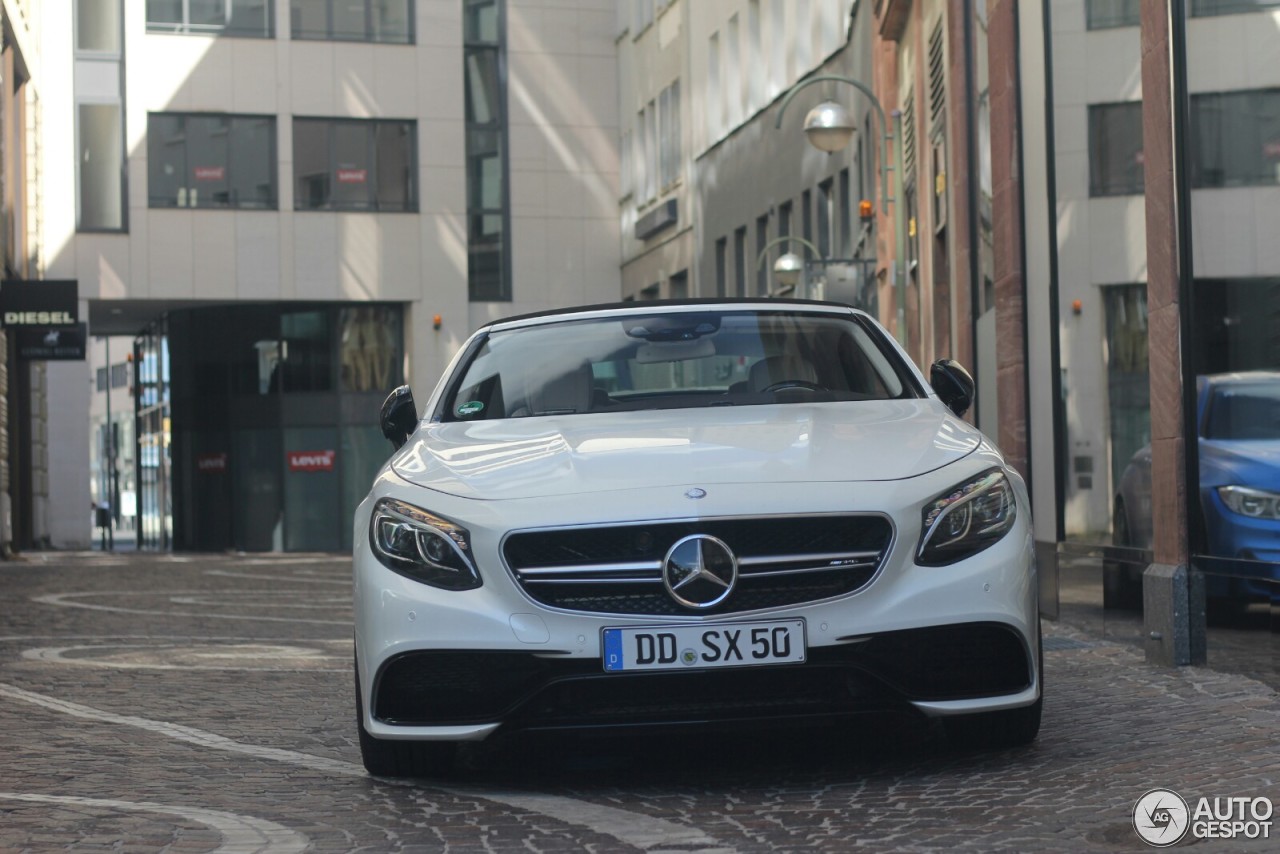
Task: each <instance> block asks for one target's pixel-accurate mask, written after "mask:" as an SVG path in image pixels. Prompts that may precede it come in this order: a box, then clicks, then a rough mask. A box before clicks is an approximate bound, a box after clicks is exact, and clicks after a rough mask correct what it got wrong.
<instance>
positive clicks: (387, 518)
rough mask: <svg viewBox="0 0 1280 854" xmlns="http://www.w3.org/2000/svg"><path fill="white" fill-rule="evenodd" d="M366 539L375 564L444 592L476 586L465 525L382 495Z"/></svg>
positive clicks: (469, 537) (468, 536)
mask: <svg viewBox="0 0 1280 854" xmlns="http://www.w3.org/2000/svg"><path fill="white" fill-rule="evenodd" d="M369 542H370V544H371V545H372V547H373V553H374V555H376V556H377V558H378V562H379V563H381V564H382V565H383V566H385V567H386V568H387V569H390V570H392V571H394V572H398V573H400V574H401V575H403V576H406V577H407V578H412V579H413V580H414V581H420V582H422V583H423V584H430V585H431V586H432V587H439V588H442V589H444V590H472V589H474V588H476V587H479V586H480V583H481V582H480V573H479V572H478V571H477V570H476V565H475V560H474V558H473V557H472V551H471V534H470V532H468V531H467V529H466V528H463V527H462V526H461V525H458V524H457V523H455V522H451V521H449V520H448V519H445V518H444V517H442V516H437V515H436V514H434V513H428V512H427V511H426V510H423V509H422V508H420V507H414V506H413V505H412V504H406V503H404V502H403V501H396V500H395V499H394V498H383V499H382V500H381V501H379V502H378V503H377V504H376V505H374V508H373V517H372V519H371V520H370V524H369Z"/></svg>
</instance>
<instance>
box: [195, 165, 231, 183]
mask: <svg viewBox="0 0 1280 854" xmlns="http://www.w3.org/2000/svg"><path fill="white" fill-rule="evenodd" d="M226 175H227V168H226V167H225V166H197V167H196V180H197V181H221V180H222V179H223V178H225V177H226Z"/></svg>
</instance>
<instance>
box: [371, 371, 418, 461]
mask: <svg viewBox="0 0 1280 854" xmlns="http://www.w3.org/2000/svg"><path fill="white" fill-rule="evenodd" d="M378 421H379V423H380V424H381V425H382V435H384V436H386V437H387V438H388V439H390V440H391V444H392V446H393V447H394V448H395V449H396V450H399V449H400V448H402V447H403V446H404V443H405V442H407V441H409V436H410V435H412V433H413V431H414V430H417V429H418V407H417V406H416V405H415V404H414V402H413V389H411V388H409V387H408V386H407V385H402V386H400V387H399V388H397V389H396V390H395V391H393V392H391V394H389V395H387V399H386V400H384V401H383V402H382V412H381V414H380V415H379V418H378Z"/></svg>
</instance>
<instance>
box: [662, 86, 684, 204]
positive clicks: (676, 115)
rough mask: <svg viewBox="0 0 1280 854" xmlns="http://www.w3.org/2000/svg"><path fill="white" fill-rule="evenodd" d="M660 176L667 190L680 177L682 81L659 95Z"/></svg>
mask: <svg viewBox="0 0 1280 854" xmlns="http://www.w3.org/2000/svg"><path fill="white" fill-rule="evenodd" d="M658 134H659V136H660V140H659V144H658V175H659V183H660V184H661V185H662V187H663V188H664V189H665V188H666V187H669V186H670V185H672V184H674V183H675V182H676V180H677V179H678V178H679V177H680V160H681V151H680V81H679V80H677V81H675V82H674V83H672V84H671V85H670V86H668V87H667V88H665V89H663V90H662V92H661V93H660V94H659V95H658Z"/></svg>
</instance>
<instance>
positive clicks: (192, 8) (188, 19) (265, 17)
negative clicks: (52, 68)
mask: <svg viewBox="0 0 1280 854" xmlns="http://www.w3.org/2000/svg"><path fill="white" fill-rule="evenodd" d="M82 2H83V0H82ZM147 32H151V33H179V34H187V35H201V36H237V37H242V38H266V39H269V38H273V37H274V36H275V6H274V3H273V0H147Z"/></svg>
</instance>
